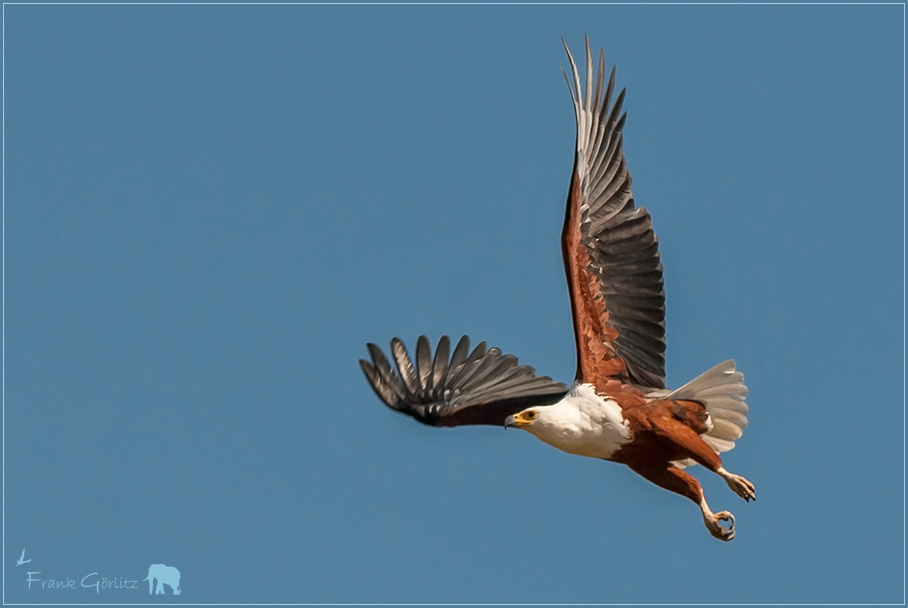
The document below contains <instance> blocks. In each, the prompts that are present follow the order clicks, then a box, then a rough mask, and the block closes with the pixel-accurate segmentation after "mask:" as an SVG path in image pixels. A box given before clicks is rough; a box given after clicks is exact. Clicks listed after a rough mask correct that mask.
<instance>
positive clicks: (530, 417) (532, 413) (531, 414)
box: [524, 410, 536, 420]
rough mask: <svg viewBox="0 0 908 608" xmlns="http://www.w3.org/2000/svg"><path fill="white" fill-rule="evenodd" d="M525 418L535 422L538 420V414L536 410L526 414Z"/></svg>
mask: <svg viewBox="0 0 908 608" xmlns="http://www.w3.org/2000/svg"><path fill="white" fill-rule="evenodd" d="M524 417H525V418H526V419H527V420H534V419H535V418H536V412H535V411H534V410H530V411H528V412H527V413H526V414H524Z"/></svg>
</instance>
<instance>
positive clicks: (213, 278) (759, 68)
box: [4, 5, 905, 603]
mask: <svg viewBox="0 0 908 608" xmlns="http://www.w3.org/2000/svg"><path fill="white" fill-rule="evenodd" d="M903 23H904V9H903V7H902V6H900V5H885V6H883V5H877V6H857V5H850V6H842V5H839V6H836V5H814V6H805V5H800V6H781V5H772V6H769V5H766V6H760V5H748V6H728V5H724V6H704V5H696V6H693V5H691V6H684V5H680V6H662V5H660V6H654V5H650V6H626V5H614V6H612V5H603V6H301V5H291V6H276V5H272V6H239V5H232V6H230V5H218V6H215V5H211V6H198V5H195V6H188V5H185V6H180V5H168V6H154V5H144V6H123V5H118V6H102V5H76V6H73V5H56V6H50V5H42V6H36V5H7V6H5V7H4V35H5V39H4V49H5V71H4V79H5V80H4V86H5V89H4V103H5V105H4V110H5V133H4V145H5V149H4V151H5V157H4V169H5V181H4V195H5V198H4V205H5V207H4V209H5V228H4V229H5V233H4V235H5V242H4V252H5V258H4V262H5V292H4V296H5V345H4V348H5V395H4V396H5V401H4V406H5V409H4V412H5V413H4V415H5V419H4V422H5V425H4V439H5V442H4V467H5V469H4V490H5V493H4V526H5V528H4V532H5V535H4V594H5V596H4V598H5V600H6V601H7V602H27V603H32V602H34V603H38V602H42V603H48V602H63V603H85V602H102V603H126V602H146V601H161V602H175V601H177V600H183V601H186V602H192V603H198V602H210V603H220V602H262V603H271V602H289V603H294V602H593V603H600V602H601V603H645V602H711V603H728V602H757V603H761V602H777V603H787V602H817V603H827V602H841V603H852V602H902V601H903V600H904V583H903V580H904V577H903V573H904V559H903V556H904V532H905V531H904V487H905V486H904V464H903V455H904V400H903V394H904V393H903V387H904V373H903V370H904V357H903V336H904V323H903V285H904V282H903V276H904V255H903V251H904V250H903V230H904V212H903V184H904V181H903V175H904V173H903V168H904V157H903V133H904V123H903V108H904V105H903V90H904V89H903V87H904V79H903V73H904V64H903V48H904V47H903ZM584 33H588V34H589V36H590V39H591V41H592V43H593V45H594V46H595V47H600V46H602V47H604V48H605V51H606V58H607V61H608V63H609V64H610V65H611V64H613V63H617V65H618V83H619V86H626V87H627V89H628V95H627V99H626V104H625V107H626V108H627V110H628V122H627V126H626V129H625V134H626V145H625V150H626V154H627V158H628V165H629V168H630V170H631V173H632V174H633V176H634V180H635V181H634V194H635V198H636V200H637V203H638V204H639V205H642V206H645V207H647V208H648V209H650V211H651V213H652V216H653V219H654V223H655V227H656V231H657V234H658V235H659V238H660V243H661V251H662V256H663V258H662V259H663V263H664V266H665V282H666V293H667V307H668V312H667V323H668V330H667V339H668V352H667V370H668V382H669V384H670V385H673V386H677V385H679V384H682V383H683V382H685V381H687V380H688V379H690V378H692V377H693V376H695V375H697V374H699V373H700V372H702V371H704V370H706V369H707V368H709V367H711V366H712V365H714V364H716V363H718V362H720V361H722V360H724V359H726V358H730V357H733V358H735V359H736V360H737V362H738V365H739V368H740V369H741V370H742V371H743V372H744V373H745V375H746V377H747V381H748V385H749V386H750V390H751V392H750V397H749V399H748V402H749V404H750V407H751V416H750V422H751V424H750V427H749V428H748V429H747V431H746V433H745V436H744V438H743V439H742V440H741V441H740V442H739V443H738V447H736V448H735V450H734V451H733V452H731V453H729V454H728V455H727V456H726V458H725V462H726V466H727V467H728V468H729V469H730V470H732V471H735V472H739V473H741V474H743V475H745V476H746V477H748V478H749V479H751V480H752V481H754V482H755V484H756V487H757V494H758V500H757V502H756V503H751V504H745V503H744V502H743V501H741V500H740V499H738V498H737V497H736V496H734V495H733V494H732V493H731V492H729V491H728V489H727V488H726V487H725V485H724V482H722V480H721V479H718V478H717V477H715V476H708V475H706V473H705V472H704V471H703V470H702V469H701V470H695V471H694V473H695V475H697V476H698V477H699V478H700V480H701V481H702V482H703V483H704V487H705V489H706V492H707V497H708V499H709V501H710V504H711V506H713V508H714V509H717V510H718V509H730V510H732V511H733V512H734V513H735V514H736V515H737V518H738V536H737V538H736V539H735V540H734V541H733V542H731V543H729V544H723V543H721V542H718V541H716V540H714V539H712V538H711V537H710V536H709V535H708V534H707V532H706V530H705V529H704V527H703V524H702V522H701V520H700V516H699V512H698V510H697V508H696V506H695V505H693V504H691V503H689V502H688V501H686V500H685V499H683V498H681V497H679V496H676V495H673V494H670V493H668V492H665V491H663V490H661V489H659V488H657V487H655V486H653V485H651V484H649V483H648V482H646V481H644V480H643V479H642V478H638V477H637V476H635V475H634V474H633V473H631V472H630V471H629V470H627V469H625V468H623V467H621V466H619V465H615V464H612V463H605V462H601V461H595V460H584V459H580V458H576V457H571V456H567V455H565V454H562V453H560V452H557V451H556V450H553V449H551V448H549V447H548V446H545V445H543V444H541V443H539V442H538V441H536V440H535V439H533V438H532V437H530V436H529V435H528V434H524V433H518V432H508V433H505V432H504V431H502V430H501V429H495V428H467V429H455V430H440V429H429V428H425V427H422V426H421V425H418V424H416V423H415V422H413V421H412V420H409V419H407V418H405V417H403V416H400V415H397V414H394V413H393V412H391V411H389V410H387V409H386V408H384V407H383V406H382V405H381V404H380V403H379V402H378V400H377V399H376V398H375V396H374V395H373V394H372V392H371V390H370V389H369V387H368V385H367V384H366V382H365V381H364V379H363V378H362V376H361V373H360V370H359V367H358V365H357V359H359V358H361V357H363V356H364V355H365V353H366V350H365V343H366V342H367V341H372V342H377V343H380V344H382V345H386V344H387V342H388V340H390V338H391V337H393V336H400V337H401V338H403V339H404V340H405V341H407V342H408V343H409V344H411V345H412V344H414V343H415V340H416V337H417V336H418V335H419V334H421V333H425V334H427V335H429V336H431V337H432V339H433V341H434V340H437V339H438V337H439V336H440V335H442V334H450V335H452V336H460V335H461V334H468V335H470V336H471V337H472V338H473V339H474V341H479V340H487V341H488V342H489V343H490V344H493V345H497V346H499V347H501V348H502V349H503V350H504V351H506V352H510V353H513V354H516V355H517V356H519V357H520V360H521V362H524V363H528V364H530V365H533V366H534V367H536V369H537V370H539V372H540V373H543V374H547V375H551V376H552V377H554V378H556V379H559V380H562V381H569V380H570V379H571V378H572V377H573V373H574V365H575V361H574V351H573V338H572V334H571V321H570V316H569V306H568V300H567V293H566V288H565V282H564V278H563V271H562V263H561V259H560V246H559V243H558V238H559V233H560V228H561V221H562V218H563V205H564V198H565V195H566V192H567V185H568V179H569V174H570V169H571V163H572V159H573V156H572V155H573V152H572V150H573V141H574V125H573V113H572V109H571V104H570V97H569V95H568V92H567V90H566V86H565V84H564V81H563V79H562V76H561V73H560V70H559V69H558V65H559V63H560V64H565V63H566V61H565V57H564V54H563V51H562V49H561V43H560V41H559V38H560V37H564V38H565V39H566V41H567V42H568V43H569V44H570V45H571V47H572V48H574V49H575V50H576V51H579V50H580V48H581V45H582V40H583V35H584ZM22 548H26V549H27V556H28V557H30V558H31V559H32V562H31V563H29V564H27V565H24V566H21V567H17V566H16V565H15V559H16V558H17V557H18V556H19V554H20V552H21V550H22ZM152 563H164V564H168V565H172V566H176V567H178V568H179V570H180V572H181V573H182V582H181V587H182V589H183V594H182V595H181V596H180V597H178V598H175V597H174V596H172V595H170V591H169V589H168V592H167V595H166V596H158V597H155V598H152V597H150V596H149V595H148V594H147V591H148V590H147V588H144V585H145V584H146V583H144V582H139V583H138V586H139V588H138V589H122V588H114V589H100V588H98V589H95V588H94V587H82V586H81V581H82V579H83V577H84V576H86V575H88V574H90V573H97V575H96V578H97V579H98V580H99V581H100V579H102V578H106V579H108V580H114V581H117V580H121V579H122V580H124V581H125V580H137V579H141V578H143V577H144V576H145V574H146V573H147V572H148V567H149V564H152ZM29 569H31V571H37V572H41V574H40V575H33V578H34V577H38V578H41V579H42V580H45V581H46V580H64V581H65V580H67V579H72V580H74V581H75V587H76V588H75V589H65V588H64V589H49V588H43V589H42V588H41V587H40V583H33V584H32V585H33V586H32V588H31V589H30V590H29V589H28V586H27V582H26V578H27V575H26V574H25V572H26V571H28V570H29ZM94 580H95V579H88V583H89V584H91V583H92V582H93V581H94ZM114 587H116V584H114Z"/></svg>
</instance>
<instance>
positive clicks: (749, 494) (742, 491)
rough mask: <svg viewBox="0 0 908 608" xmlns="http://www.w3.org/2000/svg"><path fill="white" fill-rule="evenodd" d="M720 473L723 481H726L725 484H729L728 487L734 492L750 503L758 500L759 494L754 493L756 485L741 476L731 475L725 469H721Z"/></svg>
mask: <svg viewBox="0 0 908 608" xmlns="http://www.w3.org/2000/svg"><path fill="white" fill-rule="evenodd" d="M718 473H719V475H721V476H722V479H724V480H725V483H727V484H728V487H729V488H731V491H732V492H734V493H735V494H737V495H738V496H740V497H741V498H743V499H744V500H746V501H748V502H750V501H751V500H756V499H757V494H756V492H754V484H752V483H750V482H749V481H747V480H746V479H744V478H743V477H741V476H740V475H735V474H734V473H729V472H728V471H726V470H725V469H724V468H720V469H719V471H718Z"/></svg>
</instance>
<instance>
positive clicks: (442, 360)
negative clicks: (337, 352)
mask: <svg viewBox="0 0 908 608" xmlns="http://www.w3.org/2000/svg"><path fill="white" fill-rule="evenodd" d="M450 345H451V341H450V339H449V338H448V337H447V336H442V338H441V340H440V341H439V342H438V348H437V350H436V353H435V358H434V360H433V359H432V356H431V352H430V350H431V348H430V346H429V340H428V339H427V338H426V337H425V336H420V337H419V340H418V341H417V343H416V367H415V368H414V366H413V363H412V362H411V360H410V355H409V354H408V353H407V348H406V347H405V346H404V344H403V342H401V341H400V340H398V339H397V338H394V339H393V340H392V341H391V352H392V354H393V356H394V360H395V362H396V363H397V370H396V371H395V370H394V369H393V368H392V367H391V364H390V363H389V361H388V359H387V358H386V357H385V355H384V353H383V352H382V350H381V349H380V348H379V347H377V346H375V345H374V344H369V345H368V349H369V355H370V356H371V357H372V362H371V363H370V362H368V361H364V360H360V362H359V364H360V367H362V370H363V373H365V374H366V379H368V380H369V383H370V384H371V385H372V388H373V389H374V390H375V394H376V395H378V397H379V399H381V400H382V401H384V402H385V403H386V404H387V405H388V406H389V407H391V409H394V410H397V411H399V412H403V413H404V414H407V415H409V416H412V417H413V418H416V419H417V420H419V421H420V422H423V423H425V424H428V425H431V426H460V425H464V424H491V425H497V426H501V425H503V424H504V421H505V418H507V417H508V416H510V415H512V414H516V413H517V412H520V411H523V410H525V409H526V408H528V407H532V406H534V405H549V404H552V403H555V402H556V401H558V400H560V399H561V398H562V397H563V396H564V395H565V394H566V393H567V387H566V386H565V385H564V384H562V383H560V382H555V381H554V380H552V379H551V378H549V377H548V376H536V375H534V370H533V368H532V367H530V366H529V365H518V363H517V357H514V356H513V355H503V354H502V353H501V351H500V350H499V349H497V348H490V349H488V350H486V345H485V342H481V343H480V344H479V345H478V346H477V347H476V348H475V349H474V350H473V351H472V352H471V353H470V352H469V351H470V340H469V338H467V337H466V336H464V337H462V338H461V339H460V341H459V342H458V343H457V346H455V347H454V354H453V355H452V356H451V359H450V360H449V359H448V352H449V349H450ZM468 353H469V354H468Z"/></svg>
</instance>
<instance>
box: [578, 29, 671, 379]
mask: <svg viewBox="0 0 908 608" xmlns="http://www.w3.org/2000/svg"><path fill="white" fill-rule="evenodd" d="M562 42H563V41H562ZM564 49H565V50H566V51H567V54H568V59H569V61H570V64H571V72H572V76H573V83H572V82H571V79H570V78H568V75H567V74H565V78H566V79H567V80H568V88H569V89H570V91H571V98H572V99H573V101H574V112H575V115H576V117H577V149H576V155H575V157H574V171H573V175H572V177H571V187H570V190H569V192H568V202H567V211H566V213H565V220H564V230H563V232H562V235H561V246H562V252H563V254H564V266H565V272H566V273H567V280H568V289H569V291H570V294H571V312H572V314H573V317H574V333H575V336H576V340H577V361H578V363H577V379H578V380H582V381H583V382H590V383H592V384H594V385H601V384H604V383H605V382H606V380H608V379H618V380H621V381H623V382H630V383H633V384H638V385H641V386H643V387H649V388H663V387H664V386H665V291H664V290H663V288H662V285H663V283H662V264H661V263H660V261H659V248H658V240H657V239H656V235H655V233H654V232H653V225H652V221H651V220H650V215H649V212H648V211H647V210H646V209H644V208H642V207H634V198H633V195H632V194H631V175H630V173H628V170H627V165H626V163H625V159H624V152H623V150H622V133H621V129H622V127H623V126H624V120H625V118H626V114H623V113H621V104H622V102H623V101H624V90H622V91H621V92H620V93H619V94H618V96H617V98H616V99H615V104H614V106H613V107H612V108H611V109H609V106H610V104H611V99H612V93H613V91H614V88H615V70H614V68H612V71H611V75H610V76H609V80H608V85H607V86H606V87H605V91H604V92H603V88H602V85H603V81H604V79H605V60H604V58H603V55H602V51H600V52H599V69H598V71H597V73H596V79H595V82H594V81H593V65H592V56H591V53H590V43H589V40H587V41H586V74H585V83H586V84H585V87H584V86H581V78H580V74H579V73H578V71H577V64H576V63H575V62H574V57H573V56H572V55H571V51H570V50H569V49H568V48H567V45H566V44H565V46H564ZM594 87H595V89H594ZM584 89H585V90H584Z"/></svg>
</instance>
